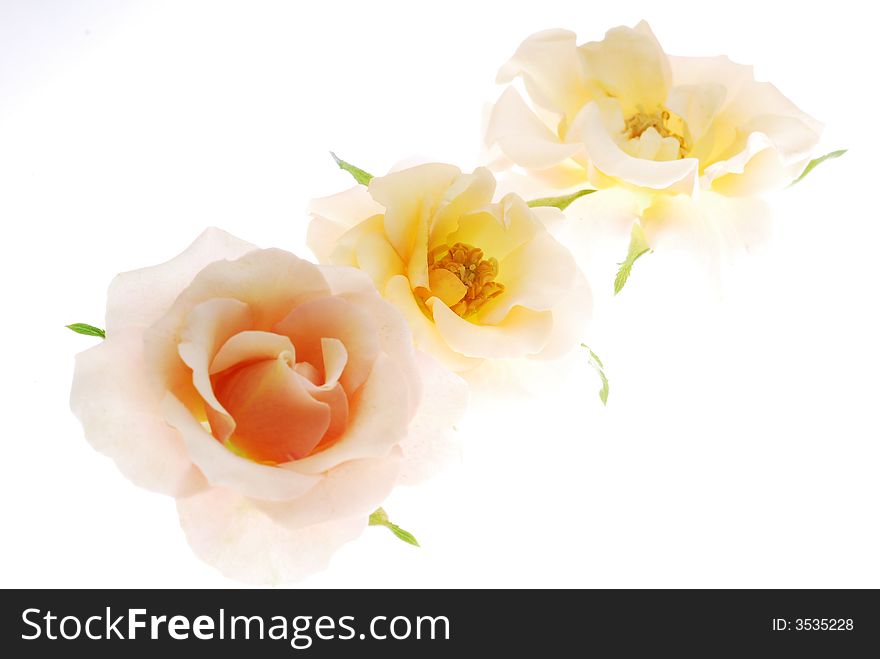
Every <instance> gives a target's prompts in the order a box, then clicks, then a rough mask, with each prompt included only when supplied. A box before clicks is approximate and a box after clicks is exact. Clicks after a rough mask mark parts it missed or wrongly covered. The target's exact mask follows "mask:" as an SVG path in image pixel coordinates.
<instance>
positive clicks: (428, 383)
mask: <svg viewBox="0 0 880 659" xmlns="http://www.w3.org/2000/svg"><path fill="white" fill-rule="evenodd" d="M416 361H417V364H418V368H419V374H420V378H421V382H422V389H423V392H424V396H423V400H424V402H423V403H422V404H421V405H420V406H419V409H418V412H417V413H416V416H415V418H413V420H412V421H411V422H410V424H409V430H408V432H407V434H406V438H405V439H404V440H403V441H402V442H401V443H400V448H401V449H402V450H403V463H402V466H401V471H400V478H399V482H400V483H402V484H405V485H415V484H417V483H420V482H422V481H424V480H426V479H427V478H429V477H431V476H433V475H434V474H435V473H437V472H438V471H439V470H440V469H442V468H443V467H444V466H445V465H446V464H448V463H449V462H450V461H452V460H453V459H455V458H457V457H460V447H459V444H458V442H457V441H456V440H455V438H454V437H453V426H454V425H455V424H456V423H457V422H458V421H459V420H460V419H461V417H462V415H463V414H464V411H465V408H466V407H467V401H468V385H467V383H466V382H465V381H464V380H462V379H461V378H460V377H458V376H457V375H455V374H454V373H452V372H451V371H450V370H449V369H447V368H445V367H444V366H443V365H442V364H441V363H440V362H439V361H437V360H436V359H434V358H432V357H430V356H429V355H426V354H425V353H423V352H419V353H417V354H416Z"/></svg>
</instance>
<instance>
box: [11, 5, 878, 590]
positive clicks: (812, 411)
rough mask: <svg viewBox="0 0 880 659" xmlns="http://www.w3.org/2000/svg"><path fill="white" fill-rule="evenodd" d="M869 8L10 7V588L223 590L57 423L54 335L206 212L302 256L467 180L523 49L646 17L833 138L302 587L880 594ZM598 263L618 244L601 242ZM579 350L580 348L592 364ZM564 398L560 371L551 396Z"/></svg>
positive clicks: (486, 416)
mask: <svg viewBox="0 0 880 659" xmlns="http://www.w3.org/2000/svg"><path fill="white" fill-rule="evenodd" d="M872 12H875V10H874V8H873V6H872V5H871V3H866V2H862V1H858V2H841V1H839V0H838V1H836V2H833V3H804V2H766V1H762V2H754V3H746V2H736V3H721V4H719V3H712V2H705V1H704V0H698V1H696V2H662V3H660V2H656V1H652V2H639V1H637V0H629V1H628V2H625V3H620V2H592V3H587V2H583V0H577V1H572V2H561V1H554V0H541V1H540V2H534V1H530V2H522V3H520V2H512V1H511V0H505V1H504V2H497V1H496V2H485V1H480V2H476V1H473V0H471V1H468V2H453V1H452V0H444V1H443V2H415V1H409V2H400V3H397V2H364V1H359V2H351V3H342V2H331V1H324V2H308V3H306V2H293V1H290V2H276V3H269V2H244V1H242V2H238V3H221V2H210V3H208V2H205V3H196V2H166V3H163V2H141V3H122V2H100V3H99V2H61V1H59V2H24V1H21V2H10V1H9V0H3V1H2V2H0V225H2V234H0V235H2V246H3V251H2V260H0V267H2V279H0V281H2V305H3V312H2V313H3V322H2V327H0V332H2V346H3V348H2V350H3V356H2V369H0V393H2V396H0V400H2V417H0V418H2V450H0V488H2V501H3V503H2V519H3V531H2V543H0V552H2V560H0V585H2V586H5V587H9V586H21V587H37V586H96V587H97V586H110V587H137V586H142V587H150V586H209V587H212V586H230V585H234V584H233V583H232V582H228V581H226V580H225V579H224V578H223V577H221V576H220V575H219V574H218V573H216V572H215V571H214V570H213V569H212V568H210V567H208V566H206V565H204V564H202V563H200V562H199V561H198V560H197V559H196V558H195V557H194V556H193V555H192V554H191V552H190V551H189V549H188V547H187V546H186V543H185V540H184V537H183V534H182V533H181V532H180V530H179V528H178V522H177V516H176V514H175V510H174V504H173V501H172V500H170V499H166V498H163V497H161V496H158V495H153V494H150V493H148V492H145V491H141V490H139V489H137V488H136V487H134V486H133V485H131V484H130V483H129V482H127V481H126V480H125V479H124V478H123V477H122V476H121V475H120V474H119V473H118V472H117V470H116V468H115V467H114V465H113V464H112V462H110V461H109V460H108V459H106V458H104V457H102V456H100V455H99V454H97V453H95V452H94V451H93V450H92V449H91V448H90V447H89V446H88V444H87V443H86V442H85V440H84V439H83V437H82V432H81V428H80V426H79V424H78V423H77V421H76V420H75V419H74V417H73V416H72V415H71V414H70V412H69V411H68V406H67V396H68V391H69V384H70V376H71V373H72V366H73V355H74V354H75V353H76V352H77V351H79V350H82V349H85V348H86V347H89V346H90V345H92V344H93V342H94V341H95V340H94V339H91V338H89V337H83V336H78V335H75V334H73V333H71V332H69V331H68V330H66V329H64V325H65V324H67V323H70V322H76V321H82V322H92V323H94V324H97V325H100V324H101V323H102V321H103V305H104V293H105V290H106V286H107V284H108V282H109V281H110V279H111V277H112V276H113V275H114V274H115V273H116V272H119V271H122V270H128V269H132V268H135V267H141V266H145V265H150V264H153V263H158V262H160V261H164V260H166V259H168V258H170V257H171V256H173V255H175V254H176V253H178V252H179V251H181V250H182V249H183V248H184V247H185V246H186V245H188V244H189V242H190V241H191V240H192V239H193V238H194V237H195V236H196V235H197V234H198V233H199V232H200V231H201V230H202V229H203V228H204V227H205V226H206V225H209V224H213V225H217V226H220V227H222V228H225V229H227V230H229V231H231V232H233V233H235V234H237V235H239V236H241V237H242V238H245V239H247V240H250V241H252V242H255V243H257V244H261V245H263V246H270V245H273V246H279V247H284V248H287V249H290V250H292V251H295V252H297V253H300V254H306V252H305V248H304V234H305V227H306V223H307V218H306V215H305V213H304V208H305V207H306V204H307V202H308V199H309V198H310V197H313V196H319V195H323V194H328V193H331V192H334V191H337V190H339V189H342V188H344V187H347V186H349V184H350V181H349V179H348V178H347V177H346V175H345V174H344V173H342V172H340V171H339V170H337V169H335V168H334V166H333V163H332V162H331V161H330V159H329V156H328V154H327V152H328V150H330V149H333V150H336V151H337V152H338V153H340V155H342V156H343V157H345V158H347V159H349V160H351V161H353V162H356V163H357V164H359V165H360V166H362V167H363V168H365V169H368V170H370V171H373V172H375V173H382V172H384V171H385V170H387V168H388V167H389V166H391V165H392V164H393V163H395V162H396V161H398V160H400V159H402V158H407V157H410V156H413V155H421V156H428V157H431V158H435V159H437V160H445V161H449V162H454V163H456V164H458V165H460V166H461V167H462V168H465V169H469V168H472V167H473V166H475V165H477V164H478V158H479V155H480V147H479V144H480V131H481V112H482V107H483V104H484V103H485V102H487V101H491V100H493V99H494V98H495V97H496V96H497V94H498V93H499V90H498V89H497V88H496V87H495V86H494V84H493V80H494V76H495V72H496V70H497V68H498V67H499V66H500V65H501V64H502V63H503V62H504V61H505V60H506V58H507V57H508V56H509V55H510V54H511V53H512V52H513V50H514V49H515V48H516V46H517V45H518V43H519V42H520V41H521V40H522V39H523V38H524V37H526V36H527V35H529V34H531V33H532V32H534V31H537V30H539V29H544V28H549V27H567V28H569V29H572V30H574V31H576V32H577V33H578V34H579V37H580V40H581V41H587V40H593V39H599V38H601V37H602V34H603V33H604V31H605V30H606V29H607V28H610V27H613V26H615V25H619V24H630V25H632V24H634V23H636V22H637V21H638V20H639V19H642V18H645V19H647V20H648V21H649V22H650V23H651V25H652V27H653V29H654V31H655V33H656V34H657V36H658V38H659V39H660V42H661V43H662V44H663V46H664V48H665V49H666V51H667V52H669V53H673V54H680V55H714V54H721V53H724V54H727V55H729V56H731V57H732V58H733V59H734V60H736V61H740V62H744V63H753V64H755V65H756V71H757V75H758V78H759V79H765V80H770V81H773V82H774V83H775V84H776V85H777V86H778V87H780V88H781V89H782V91H783V92H784V93H785V94H786V95H787V96H789V98H791V99H792V100H794V101H795V102H796V103H797V104H798V105H799V106H800V107H801V108H803V109H804V110H805V111H807V112H808V113H810V114H812V115H813V116H815V117H817V118H818V119H820V120H822V121H824V122H825V123H826V125H827V129H826V132H825V135H824V138H823V142H822V144H821V148H820V150H821V151H822V152H824V151H829V150H832V149H836V148H841V147H849V148H850V152H849V154H847V155H846V156H845V157H844V158H843V159H840V160H837V161H833V162H830V163H828V164H826V165H824V166H822V167H821V168H819V169H817V170H816V171H815V172H814V173H813V174H812V175H811V176H810V177H809V178H808V179H807V180H806V181H805V182H804V183H803V184H801V185H799V186H798V187H797V188H795V189H793V190H790V191H787V192H784V193H781V194H779V195H777V196H776V197H775V198H774V199H773V200H772V201H773V205H774V210H775V220H776V222H775V232H774V237H773V238H772V240H771V241H770V242H769V243H768V244H767V245H766V246H765V247H764V248H763V249H760V250H757V251H755V252H754V253H752V254H751V255H748V256H746V257H745V258H743V259H740V260H739V261H738V262H737V263H736V264H735V266H734V267H733V268H731V269H729V270H728V271H726V272H725V286H724V289H723V292H722V294H720V295H718V294H716V292H713V290H710V289H711V287H710V286H707V285H704V282H702V281H701V278H700V276H699V275H698V274H697V271H696V270H692V269H688V268H687V267H685V266H682V265H681V264H679V263H678V262H675V261H674V260H673V259H668V258H664V256H663V255H661V254H659V253H655V254H653V255H651V256H650V257H644V258H643V260H641V261H640V262H639V263H638V264H637V265H636V268H635V269H634V274H633V276H632V278H631V279H630V282H629V284H628V285H627V288H626V289H625V291H624V292H623V294H621V295H620V296H619V297H617V298H614V299H610V298H609V296H608V295H607V294H606V293H607V290H608V288H610V284H611V273H606V275H605V277H606V278H605V279H603V280H599V281H593V282H592V283H593V286H594V288H595V289H596V290H597V292H598V293H599V295H598V297H599V300H598V306H597V308H596V310H595V317H594V322H593V325H592V328H591V331H590V334H589V336H588V337H585V338H587V339H588V341H589V342H590V344H591V345H592V346H593V347H595V348H596V350H597V352H599V354H600V355H601V356H602V357H603V359H604V361H605V364H606V366H607V369H608V373H609V376H610V378H611V397H610V400H609V404H608V406H607V408H603V407H602V406H601V405H600V404H599V402H598V399H597V396H596V393H595V390H596V389H597V388H598V381H597V380H596V379H595V376H594V375H593V374H592V373H591V372H590V371H589V370H588V367H587V365H586V362H585V361H576V362H574V364H573V365H574V366H575V369H574V370H575V372H576V373H580V376H579V377H574V378H573V379H572V380H570V381H566V382H564V383H562V384H561V385H560V386H558V387H557V388H556V390H548V391H547V392H545V393H544V394H543V395H536V396H533V397H520V398H501V399H498V400H497V401H495V403H494V404H491V405H490V404H487V403H486V402H485V401H483V400H480V399H479V397H478V400H477V401H475V405H474V406H472V407H471V409H470V411H469V414H468V417H467V418H466V419H465V420H464V421H463V422H462V423H461V424H459V428H460V437H461V440H462V444H463V446H464V448H463V451H462V457H461V463H460V464H459V465H457V466H454V467H453V468H451V469H450V470H449V471H447V472H446V473H445V474H444V475H443V476H441V477H439V478H437V479H435V480H433V481H431V482H429V483H428V484H426V485H423V486H420V487H418V488H408V489H402V490H400V489H399V490H397V491H395V493H394V494H393V495H392V497H391V498H390V499H389V500H388V502H387V504H386V506H385V507H386V509H387V510H388V511H389V513H390V514H391V516H392V518H393V519H394V520H396V521H397V522H398V523H400V524H401V525H402V526H404V527H405V528H407V529H409V530H411V531H413V532H414V533H415V534H416V535H417V537H418V538H419V540H420V541H421V543H422V545H423V548H422V549H421V550H417V549H414V548H411V547H409V546H407V545H405V544H403V543H401V542H398V541H396V540H395V539H394V538H393V537H392V536H391V535H390V534H389V533H388V532H387V531H385V530H383V529H378V528H371V529H367V531H366V532H365V533H364V535H363V536H362V538H361V539H360V540H359V541H358V542H355V543H352V544H349V545H347V546H346V547H345V548H343V550H342V551H340V552H339V553H338V554H337V556H336V557H335V559H334V560H333V562H332V564H331V566H330V569H329V570H327V571H326V572H324V573H322V574H320V575H317V576H315V577H312V578H310V579H309V580H307V581H306V582H304V584H303V585H305V586H316V587H317V586H321V587H323V586H413V587H428V586H441V587H442V586H501V587H507V586H511V587H513V586H586V587H636V586H644V587H654V586H670V587H686V586H693V587H704V586H717V587H720V586H726V587H744V586H756V587H783V586H788V587H808V586H816V587H831V586H835V587H867V586H871V587H880V561H878V560H877V556H878V555H880V531H878V521H880V520H878V514H877V508H878V501H880V497H878V495H880V479H878V466H880V465H878V458H880V449H878V439H880V433H878V428H877V409H878V405H877V403H878V393H880V391H878V390H880V387H878V381H877V366H878V357H880V354H878V352H880V351H878V342H877V339H878V336H880V323H878V316H877V300H878V295H877V292H878V284H880V277H878V274H877V265H876V260H877V253H878V246H880V224H878V212H877V206H876V203H875V200H876V196H877V195H876V191H877V185H878V184H877V181H878V179H877V176H878V171H877V159H876V154H877V153H878V140H877V130H878V124H880V114H878V107H880V105H878V100H880V99H878V93H877V80H876V71H875V68H876V63H877V62H878V49H877V38H876V32H875V29H876V16H871V15H870V14H871V13H872ZM615 256H616V255H615ZM581 358H582V356H578V357H577V358H576V359H578V360H579V359H581ZM560 389H561V391H560Z"/></svg>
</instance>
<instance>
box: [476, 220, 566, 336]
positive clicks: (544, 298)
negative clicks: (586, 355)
mask: <svg viewBox="0 0 880 659" xmlns="http://www.w3.org/2000/svg"><path fill="white" fill-rule="evenodd" d="M498 272H499V277H498V279H499V281H501V282H503V283H504V287H505V288H504V292H503V293H502V294H501V295H499V296H498V297H496V298H495V299H494V300H490V301H489V302H488V303H487V304H486V305H485V306H484V307H483V308H482V309H481V310H480V312H479V313H478V315H477V322H479V323H481V324H485V325H497V324H499V323H501V322H502V321H503V320H504V318H505V317H507V314H508V313H510V311H511V309H513V308H514V307H516V306H521V307H525V308H527V309H533V310H535V311H548V310H552V309H553V307H554V306H556V305H557V304H558V303H559V301H560V300H562V299H563V298H564V297H565V296H566V295H567V294H568V292H569V291H570V290H571V287H572V283H573V282H574V281H575V277H576V276H577V272H578V270H577V266H576V265H575V262H574V258H573V257H572V255H571V252H569V251H568V250H567V249H566V248H565V247H563V246H562V245H561V244H560V243H559V242H558V241H557V240H556V239H555V238H553V237H552V236H551V235H550V234H549V233H547V232H546V231H544V232H540V233H537V234H536V235H535V237H534V238H532V239H531V240H529V241H528V242H526V243H523V244H522V245H520V246H519V247H518V248H516V249H515V250H513V251H512V252H511V253H510V254H508V255H507V256H505V257H504V260H503V261H502V262H501V264H500V265H499V268H498Z"/></svg>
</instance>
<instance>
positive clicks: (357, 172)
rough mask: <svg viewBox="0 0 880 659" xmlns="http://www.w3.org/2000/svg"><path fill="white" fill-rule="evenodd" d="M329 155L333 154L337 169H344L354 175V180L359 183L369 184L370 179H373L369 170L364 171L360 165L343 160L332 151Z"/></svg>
mask: <svg viewBox="0 0 880 659" xmlns="http://www.w3.org/2000/svg"><path fill="white" fill-rule="evenodd" d="M330 155H331V156H333V160H335V161H336V164H337V165H339V169H342V170H345V171H346V172H348V173H349V174H351V175H352V177H354V180H355V181H357V182H358V183H360V184H361V185H369V184H370V181H371V180H372V179H373V175H372V174H370V173H369V172H365V171H364V170H362V169H361V168H360V167H355V166H354V165H352V164H351V163H349V162H345V161H344V160H343V159H342V158H340V157H339V156H337V155H336V154H335V153H333V152H332V151H331V152H330Z"/></svg>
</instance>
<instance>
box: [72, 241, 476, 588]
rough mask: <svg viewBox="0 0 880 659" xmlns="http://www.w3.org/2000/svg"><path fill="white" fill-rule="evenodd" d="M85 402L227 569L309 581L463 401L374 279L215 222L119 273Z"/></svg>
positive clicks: (144, 481)
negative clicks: (249, 238)
mask: <svg viewBox="0 0 880 659" xmlns="http://www.w3.org/2000/svg"><path fill="white" fill-rule="evenodd" d="M106 327H107V338H106V340H105V341H103V342H102V343H101V344H100V345H97V346H95V347H94V348H92V349H90V350H87V351H85V352H83V353H81V354H80V355H78V357H77V362H76V371H75V374H74V380H73V388H72V392H71V406H72V408H73V410H74V412H75V414H76V415H77V416H78V417H79V419H80V420H81V422H82V424H83V428H84V430H85V434H86V437H87V439H88V440H89V441H90V442H91V443H92V445H93V446H94V447H95V448H96V449H97V450H99V451H101V452H102V453H104V454H106V455H107V456H109V457H111V458H112V459H113V460H115V461H116V463H117V465H118V466H119V468H120V469H121V470H122V472H123V473H124V474H125V475H126V476H128V477H129V478H130V479H131V480H132V481H134V482H135V483H136V484H138V485H140V486H142V487H145V488H147V489H150V490H153V491H157V492H161V493H164V494H168V495H171V496H174V497H176V498H177V507H178V511H179V514H180V521H181V525H182V527H183V530H184V532H185V533H186V536H187V539H188V540H189V542H190V544H191V546H192V547H193V549H194V551H195V552H196V553H197V554H198V555H199V556H200V557H201V558H202V559H203V560H205V561H206V562H208V563H210V564H212V565H214V566H216V567H217V568H219V569H220V570H221V571H223V573H224V574H226V575H227V576H230V577H233V578H236V579H240V580H243V581H248V582H254V583H277V582H281V581H287V580H293V579H299V578H301V577H303V576H305V575H307V574H309V573H310V572H313V571H315V570H318V569H321V568H323V567H324V566H325V565H326V563H327V561H328V560H329V558H330V555H331V554H332V553H333V551H335V550H336V549H337V548H338V547H339V546H341V545H342V544H343V543H345V542H347V541H349V540H351V539H353V538H355V537H357V536H358V535H359V534H360V532H361V531H362V529H363V528H364V527H365V525H366V524H367V519H368V516H369V515H370V513H371V512H372V511H373V510H375V508H376V507H377V506H378V505H379V503H380V502H381V501H382V499H383V498H385V496H386V495H387V494H388V493H389V492H390V490H391V489H392V488H393V487H394V485H395V484H396V483H398V482H399V481H401V480H404V481H407V480H413V479H417V478H419V477H421V476H423V475H425V474H426V473H427V472H428V471H429V469H430V467H431V459H432V458H434V457H438V456H440V455H441V454H442V452H443V450H444V431H445V430H446V429H448V428H449V427H450V426H451V424H452V423H454V421H455V420H456V418H457V416H458V414H459V413H460V411H461V409H462V407H463V404H464V397H465V388H464V385H463V383H462V382H461V380H459V379H458V378H457V377H455V376H453V375H452V374H450V373H448V371H446V370H445V369H443V368H442V367H440V366H439V365H438V364H436V362H433V361H432V360H430V359H429V358H426V357H425V356H424V355H417V354H416V353H415V352H414V350H413V348H412V338H411V335H410V332H409V329H408V328H407V325H406V323H405V322H404V320H403V318H402V317H401V316H400V314H399V313H398V312H397V311H396V310H395V309H394V308H393V307H392V306H391V305H390V304H388V303H386V302H384V301H383V300H382V299H381V298H380V297H379V295H377V293H376V291H375V289H374V288H373V285H372V283H371V282H370V281H369V279H368V278H367V277H366V276H364V274H363V273H361V272H358V271H357V270H353V269H350V268H336V267H321V266H316V265H314V264H311V263H309V262H307V261H303V260H301V259H299V258H297V257H296V256H294V255H293V254H290V253H288V252H285V251H282V250H277V249H266V250H262V249H257V248H256V247H254V246H253V245H250V244H248V243H246V242H243V241H241V240H238V239H237V238H234V237H232V236H230V235H229V234H226V233H223V232H222V231H218V230H215V229H211V230H208V231H206V232H205V233H204V234H202V236H200V237H199V238H198V240H196V241H195V243H193V245H192V246H190V247H189V248H188V249H187V250H186V251H185V252H183V253H182V254H181V255H180V256H178V257H176V258H174V259H172V260H171V261H169V262H167V263H164V264H162V265H158V266H154V267H151V268H145V269H142V270H136V271H133V272H128V273H124V274H121V275H119V276H117V277H116V279H114V280H113V283H112V284H111V286H110V290H109V293H108V302H107V318H106Z"/></svg>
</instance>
